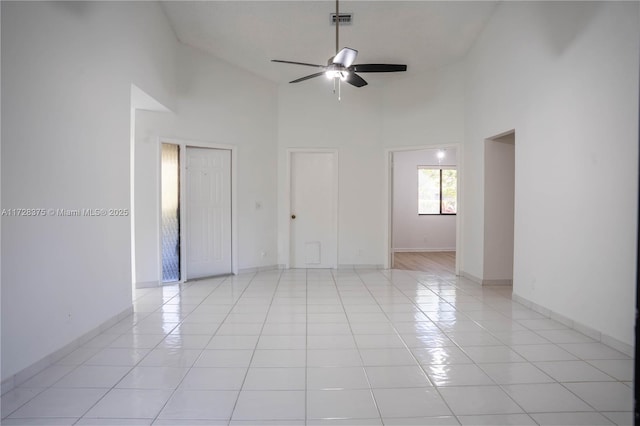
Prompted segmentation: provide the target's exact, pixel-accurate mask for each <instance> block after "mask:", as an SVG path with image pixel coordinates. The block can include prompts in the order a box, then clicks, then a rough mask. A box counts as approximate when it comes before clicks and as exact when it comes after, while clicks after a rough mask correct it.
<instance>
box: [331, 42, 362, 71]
mask: <svg viewBox="0 0 640 426" xmlns="http://www.w3.org/2000/svg"><path fill="white" fill-rule="evenodd" d="M356 56H358V51H357V50H355V49H351V48H349V47H345V48H343V49H342V50H341V51H339V52H338V53H336V56H334V57H333V61H332V63H334V64H340V65H342V66H343V67H345V68H349V67H350V66H351V64H353V61H355V60H356Z"/></svg>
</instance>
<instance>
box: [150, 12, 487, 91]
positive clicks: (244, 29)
mask: <svg viewBox="0 0 640 426" xmlns="http://www.w3.org/2000/svg"><path fill="white" fill-rule="evenodd" d="M162 4H163V7H164V10H165V12H166V15H167V17H168V18H169V21H170V22H171V25H172V26H173V29H174V30H175V32H176V35H177V37H178V39H179V40H180V41H181V42H182V43H185V44H187V45H190V46H193V47H195V48H198V49H201V50H204V51H206V52H209V53H211V54H212V55H215V56H216V57H218V58H220V59H223V60H225V61H227V62H229V63H232V64H234V65H237V66H239V67H241V68H244V69H246V70H249V71H251V72H253V73H255V74H257V75H260V76H262V77H265V78H267V79H269V80H272V81H274V82H278V83H284V82H287V81H290V80H292V79H295V78H298V77H301V76H304V75H307V74H311V73H312V72H315V70H314V69H313V68H307V67H302V66H295V65H287V64H276V63H272V62H270V60H271V59H285V60H291V61H298V62H308V63H314V64H326V62H327V59H328V58H329V57H331V56H333V55H334V54H335V26H333V25H331V22H330V14H331V13H332V12H335V6H336V4H335V2H334V1H307V0H300V1H269V0H266V1H265V0H263V1H239V0H236V1H176V2H163V3H162ZM497 4H498V2H496V1H360V0H355V1H342V2H340V13H345V12H349V13H352V14H353V23H352V24H351V25H344V26H343V25H341V26H340V47H341V48H342V47H345V46H348V47H351V48H354V49H356V50H358V51H359V53H358V58H357V60H356V63H400V64H407V65H408V71H407V73H421V72H426V71H428V70H431V69H437V68H440V67H443V66H446V65H448V64H451V63H453V62H456V61H458V60H460V59H461V58H462V57H464V55H465V54H466V52H467V51H468V50H469V48H470V47H471V46H472V45H473V43H474V41H475V40H476V38H477V37H478V35H479V34H480V33H481V32H482V30H483V28H484V26H485V25H486V23H487V21H488V20H489V18H490V17H491V14H492V13H493V11H494V10H495V7H496V5H497ZM381 78H387V77H383V76H372V75H371V74H368V75H367V80H369V81H372V80H373V81H376V79H381ZM379 81H381V80H379Z"/></svg>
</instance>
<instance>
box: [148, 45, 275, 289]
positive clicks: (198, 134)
mask: <svg viewBox="0 0 640 426" xmlns="http://www.w3.org/2000/svg"><path fill="white" fill-rule="evenodd" d="M178 63H179V66H178V70H177V76H178V87H177V93H176V107H175V109H174V112H171V113H157V112H147V111H141V112H139V113H138V114H137V117H136V137H135V139H136V142H135V144H136V154H135V158H136V181H135V185H136V188H135V193H136V282H138V283H149V282H155V283H157V282H158V281H159V279H160V277H159V262H160V259H159V255H158V253H159V238H158V233H159V223H158V221H159V216H158V205H159V204H158V202H159V201H158V194H159V192H158V191H159V187H158V182H159V181H158V176H159V157H158V149H159V145H158V141H159V139H160V140H162V138H165V139H166V138H169V139H179V140H186V141H198V142H204V143H212V144H223V145H233V146H235V147H237V151H236V152H237V156H238V163H237V173H238V175H237V178H238V182H237V185H238V187H237V191H238V200H237V209H238V216H237V217H238V224H237V226H238V234H239V235H238V239H239V241H238V246H239V253H238V257H239V259H238V265H239V268H240V269H241V270H242V269H247V268H256V267H263V266H274V265H276V264H277V243H276V175H277V150H276V134H277V127H276V126H277V118H276V114H277V99H276V95H277V89H276V85H275V84H274V83H271V82H268V81H267V80H264V79H261V78H259V77H257V76H255V75H253V74H250V73H248V72H246V71H243V70H241V69H238V68H237V67H234V66H232V65H230V64H227V63H225V62H223V61H220V60H218V59H216V58H213V57H211V56H210V55H207V54H204V53H202V52H200V51H198V50H195V49H193V48H191V47H188V46H185V45H180V46H179V48H178ZM257 205H259V207H257ZM263 252H265V256H264V257H263V256H262V253H263Z"/></svg>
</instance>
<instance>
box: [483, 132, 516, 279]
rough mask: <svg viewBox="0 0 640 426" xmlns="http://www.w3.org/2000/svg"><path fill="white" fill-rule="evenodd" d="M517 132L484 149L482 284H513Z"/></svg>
mask: <svg viewBox="0 0 640 426" xmlns="http://www.w3.org/2000/svg"><path fill="white" fill-rule="evenodd" d="M515 138H516V134H515V131H513V130H511V131H508V132H506V133H502V134H499V135H497V136H494V137H491V138H488V139H486V140H485V146H484V268H483V271H484V272H483V278H482V283H483V284H486V285H512V284H513V257H514V256H513V253H514V204H515V149H516V145H515Z"/></svg>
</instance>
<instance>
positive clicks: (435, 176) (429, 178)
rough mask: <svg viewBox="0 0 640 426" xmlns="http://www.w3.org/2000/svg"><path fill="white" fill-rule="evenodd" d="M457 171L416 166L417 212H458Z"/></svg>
mask: <svg viewBox="0 0 640 426" xmlns="http://www.w3.org/2000/svg"><path fill="white" fill-rule="evenodd" d="M457 199H458V171H457V170H456V169H450V168H431V167H418V214H456V213H457V212H458V203H457Z"/></svg>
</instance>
